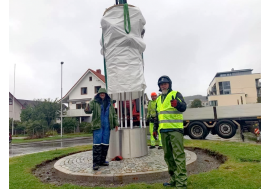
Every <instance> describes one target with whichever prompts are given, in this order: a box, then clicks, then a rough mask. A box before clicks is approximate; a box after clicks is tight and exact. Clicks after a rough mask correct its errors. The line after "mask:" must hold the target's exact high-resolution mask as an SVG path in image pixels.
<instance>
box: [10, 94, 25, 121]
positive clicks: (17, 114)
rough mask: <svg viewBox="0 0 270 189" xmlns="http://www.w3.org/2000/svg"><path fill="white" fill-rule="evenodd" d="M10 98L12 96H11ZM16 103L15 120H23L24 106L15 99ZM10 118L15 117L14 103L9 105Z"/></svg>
mask: <svg viewBox="0 0 270 189" xmlns="http://www.w3.org/2000/svg"><path fill="white" fill-rule="evenodd" d="M10 98H12V97H11V96H10ZM14 104H15V105H14V110H15V113H14V120H19V121H21V112H22V106H21V104H19V103H18V102H17V101H16V100H15V101H14ZM9 118H13V105H9Z"/></svg>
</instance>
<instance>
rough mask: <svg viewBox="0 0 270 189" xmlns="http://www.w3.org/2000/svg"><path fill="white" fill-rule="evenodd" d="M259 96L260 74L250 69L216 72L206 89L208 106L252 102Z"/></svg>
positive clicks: (255, 101)
mask: <svg viewBox="0 0 270 189" xmlns="http://www.w3.org/2000/svg"><path fill="white" fill-rule="evenodd" d="M260 96H261V74H260V73H252V69H242V70H234V69H232V70H231V71H226V72H218V73H216V75H215V76H214V78H213V80H212V81H211V83H210V84H209V87H208V89H207V97H208V101H209V104H210V106H231V105H240V104H252V103H257V98H258V97H260Z"/></svg>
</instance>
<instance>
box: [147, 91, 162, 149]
mask: <svg viewBox="0 0 270 189" xmlns="http://www.w3.org/2000/svg"><path fill="white" fill-rule="evenodd" d="M151 98H152V100H150V101H149V102H148V109H147V120H148V122H149V132H150V135H151V136H150V141H151V146H150V147H149V148H150V149H153V148H156V140H155V137H154V136H153V132H154V120H155V119H156V99H157V93H155V92H152V93H151ZM158 140H159V147H158V149H162V143H161V135H160V133H159V132H158Z"/></svg>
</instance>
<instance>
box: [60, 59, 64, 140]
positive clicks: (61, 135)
mask: <svg viewBox="0 0 270 189" xmlns="http://www.w3.org/2000/svg"><path fill="white" fill-rule="evenodd" d="M63 64H64V62H61V138H62V137H63V132H62V131H63V125H62V123H63V115H62V114H63V111H62V91H63V88H62V65H63Z"/></svg>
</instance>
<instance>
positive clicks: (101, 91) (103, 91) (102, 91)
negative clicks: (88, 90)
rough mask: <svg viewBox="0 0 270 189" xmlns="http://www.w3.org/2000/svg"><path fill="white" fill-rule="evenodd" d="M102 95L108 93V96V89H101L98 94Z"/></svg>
mask: <svg viewBox="0 0 270 189" xmlns="http://www.w3.org/2000/svg"><path fill="white" fill-rule="evenodd" d="M100 93H106V94H107V91H106V89H104V88H100V89H99V90H98V94H100Z"/></svg>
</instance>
